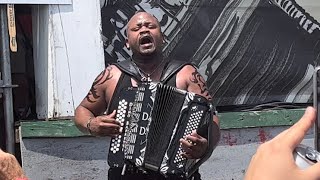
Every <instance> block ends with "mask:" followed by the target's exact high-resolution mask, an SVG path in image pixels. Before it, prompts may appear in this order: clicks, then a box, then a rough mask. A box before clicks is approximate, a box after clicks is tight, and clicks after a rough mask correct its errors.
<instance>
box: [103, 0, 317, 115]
mask: <svg viewBox="0 0 320 180" xmlns="http://www.w3.org/2000/svg"><path fill="white" fill-rule="evenodd" d="M319 9H320V3H319V1H318V0H267V1H266V0H216V1H209V0H204V1H197V0H189V1H180V0H179V1H176V0H164V1H153V0H152V1H143V0H140V1H118V0H109V1H107V3H105V5H104V6H103V8H102V13H101V14H102V20H103V23H102V29H103V34H104V36H105V37H104V39H103V40H104V45H105V46H104V49H105V58H106V64H108V63H110V62H115V61H121V60H123V59H125V58H128V57H129V56H130V54H131V52H130V51H129V50H128V49H127V48H125V47H124V39H125V30H126V23H127V22H128V20H129V19H130V17H131V16H132V15H133V14H134V13H135V12H136V11H137V10H143V11H147V12H149V13H152V14H153V15H154V16H155V17H157V18H158V19H159V21H160V24H161V28H162V31H163V32H164V36H165V39H166V44H165V48H164V53H165V55H167V56H168V57H169V58H174V59H178V60H182V61H192V62H194V63H195V64H197V65H198V66H199V70H200V72H201V73H202V74H203V75H204V77H205V79H206V80H207V83H208V88H209V90H210V92H211V94H212V96H213V98H214V103H215V104H216V105H218V106H221V107H222V106H223V107H224V109H223V110H224V111H232V110H242V109H247V110H248V109H252V108H254V107H255V106H256V105H258V104H259V105H260V104H267V103H268V106H269V107H270V106H276V105H279V104H280V106H282V107H284V108H285V107H288V106H290V105H292V104H290V103H298V104H295V105H296V106H300V105H301V104H303V103H311V102H312V96H311V95H312V74H313V70H314V67H315V66H316V65H318V64H319V62H320V24H319V20H320V16H319V12H320V11H319ZM111 27H112V28H111ZM275 102H276V103H275ZM270 103H274V104H272V105H271V104H270ZM286 103H288V104H286ZM302 106H303V105H302ZM260 108H265V107H263V106H260Z"/></svg>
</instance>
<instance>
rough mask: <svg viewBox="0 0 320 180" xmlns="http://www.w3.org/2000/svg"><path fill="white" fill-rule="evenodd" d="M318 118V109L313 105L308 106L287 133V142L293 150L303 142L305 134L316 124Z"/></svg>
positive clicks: (285, 140)
mask: <svg viewBox="0 0 320 180" xmlns="http://www.w3.org/2000/svg"><path fill="white" fill-rule="evenodd" d="M315 119H316V110H315V109H314V108H313V107H308V108H307V109H306V111H305V113H304V115H303V116H302V117H301V119H300V120H299V121H298V122H297V123H296V124H295V125H293V126H292V127H291V128H289V130H288V131H287V133H286V135H285V136H286V138H285V139H283V141H284V142H285V143H287V144H288V145H289V147H290V148H291V149H292V150H293V149H294V148H295V147H296V146H297V145H298V144H300V143H301V141H302V139H303V138H304V136H305V134H306V133H307V132H308V130H309V129H310V128H311V127H312V126H313V125H314V121H315Z"/></svg>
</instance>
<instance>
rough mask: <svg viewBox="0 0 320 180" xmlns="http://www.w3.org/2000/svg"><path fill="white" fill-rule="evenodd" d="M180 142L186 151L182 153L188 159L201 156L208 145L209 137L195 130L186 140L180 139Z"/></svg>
mask: <svg viewBox="0 0 320 180" xmlns="http://www.w3.org/2000/svg"><path fill="white" fill-rule="evenodd" d="M180 143H181V146H182V149H183V151H184V153H183V154H182V155H183V156H184V157H186V158H188V159H198V158H201V157H202V156H203V155H204V153H205V152H206V150H207V147H208V141H207V139H205V138H203V137H201V136H200V135H199V134H197V133H196V132H195V131H194V132H192V133H191V134H190V135H189V136H187V137H186V140H185V139H180Z"/></svg>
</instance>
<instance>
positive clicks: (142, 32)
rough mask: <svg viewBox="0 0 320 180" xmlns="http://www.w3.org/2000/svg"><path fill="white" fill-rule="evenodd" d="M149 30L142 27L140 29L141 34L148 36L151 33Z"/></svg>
mask: <svg viewBox="0 0 320 180" xmlns="http://www.w3.org/2000/svg"><path fill="white" fill-rule="evenodd" d="M149 32H150V31H149V28H147V27H145V26H142V28H141V29H140V34H146V33H149Z"/></svg>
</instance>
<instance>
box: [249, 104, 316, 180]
mask: <svg viewBox="0 0 320 180" xmlns="http://www.w3.org/2000/svg"><path fill="white" fill-rule="evenodd" d="M315 118H316V111H315V109H314V108H312V107H308V108H307V109H306V111H305V113H304V115H303V116H302V118H301V119H300V120H299V121H298V122H297V123H296V124H295V125H293V126H292V127H290V128H289V129H287V130H285V131H283V132H282V133H280V134H279V135H277V136H276V137H274V138H273V139H272V140H270V141H268V142H266V143H264V144H262V145H260V147H259V148H258V150H257V152H256V154H255V155H254V156H253V157H252V159H251V162H250V164H249V167H248V169H247V172H246V175H245V180H319V179H320V163H316V164H314V165H313V166H310V167H309V168H307V169H305V170H302V169H300V168H299V167H298V166H297V165H296V163H295V161H294V158H293V151H294V149H295V147H296V146H297V145H299V144H300V142H301V141H302V139H303V138H304V136H305V134H306V133H307V131H308V130H309V128H310V127H312V125H313V124H314V121H315Z"/></svg>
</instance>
